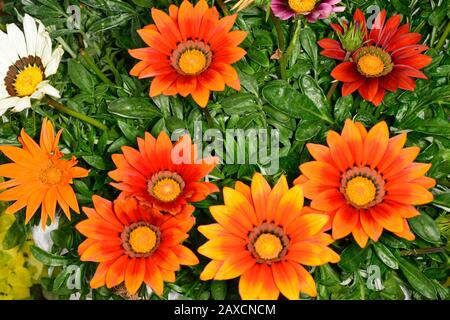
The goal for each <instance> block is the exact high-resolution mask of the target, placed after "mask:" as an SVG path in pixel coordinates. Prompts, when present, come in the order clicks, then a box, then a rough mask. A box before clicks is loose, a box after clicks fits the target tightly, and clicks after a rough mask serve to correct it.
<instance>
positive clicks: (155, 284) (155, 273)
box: [144, 259, 164, 296]
mask: <svg viewBox="0 0 450 320" xmlns="http://www.w3.org/2000/svg"><path fill="white" fill-rule="evenodd" d="M144 282H145V283H146V284H148V285H149V286H150V287H151V288H152V290H153V291H154V292H155V293H156V294H157V295H158V296H161V295H162V294H163V291H164V280H163V277H162V274H161V271H160V269H159V268H158V267H157V266H156V265H154V264H153V263H152V261H151V260H150V259H147V261H146V265H145V277H144Z"/></svg>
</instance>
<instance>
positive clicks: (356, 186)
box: [345, 177, 377, 206]
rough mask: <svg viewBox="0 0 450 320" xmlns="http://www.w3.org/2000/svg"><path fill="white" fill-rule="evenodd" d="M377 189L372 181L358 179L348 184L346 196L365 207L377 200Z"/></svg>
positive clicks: (362, 178)
mask: <svg viewBox="0 0 450 320" xmlns="http://www.w3.org/2000/svg"><path fill="white" fill-rule="evenodd" d="M376 193H377V189H376V187H375V185H374V183H373V182H372V180H370V179H367V178H364V177H356V178H353V179H352V180H350V181H349V182H347V186H346V187H345V194H346V195H347V196H348V198H349V200H350V201H351V202H353V203H355V204H356V205H358V206H365V205H367V204H369V203H370V202H372V201H373V200H374V199H375V195H376Z"/></svg>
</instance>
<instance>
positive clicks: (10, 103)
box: [0, 97, 20, 116]
mask: <svg viewBox="0 0 450 320" xmlns="http://www.w3.org/2000/svg"><path fill="white" fill-rule="evenodd" d="M19 100H20V98H19V97H10V98H6V99H3V100H0V116H1V115H3V114H4V113H5V112H6V110H8V109H9V108H12V107H14V106H15V105H16V104H17V103H18V102H19Z"/></svg>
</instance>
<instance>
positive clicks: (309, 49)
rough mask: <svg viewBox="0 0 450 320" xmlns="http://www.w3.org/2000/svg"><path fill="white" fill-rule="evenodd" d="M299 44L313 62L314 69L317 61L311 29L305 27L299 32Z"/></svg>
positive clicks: (314, 36) (314, 35)
mask: <svg viewBox="0 0 450 320" xmlns="http://www.w3.org/2000/svg"><path fill="white" fill-rule="evenodd" d="M300 43H301V45H302V47H303V49H304V50H305V51H306V53H307V54H308V56H309V58H310V59H311V61H312V62H313V65H314V66H315V67H316V66H317V61H318V58H317V44H316V34H315V33H314V31H312V30H311V28H309V27H306V28H304V29H303V30H302V31H301V32H300Z"/></svg>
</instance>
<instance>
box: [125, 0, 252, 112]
mask: <svg viewBox="0 0 450 320" xmlns="http://www.w3.org/2000/svg"><path fill="white" fill-rule="evenodd" d="M151 13H152V18H153V21H154V22H155V24H150V25H148V26H145V27H144V29H141V30H138V33H139V35H140V36H141V38H142V39H143V40H144V42H145V43H146V44H147V45H148V46H149V47H147V48H141V49H134V50H129V53H130V55H131V56H133V57H134V58H136V59H139V60H142V61H140V62H139V63H138V64H136V66H134V68H133V69H132V70H131V71H130V74H131V75H133V76H138V77H139V78H149V77H154V79H153V80H152V84H151V87H150V96H151V97H154V96H157V95H160V94H164V95H175V94H177V93H179V94H180V95H182V96H183V97H186V96H188V95H189V94H190V95H191V96H192V98H194V100H195V102H197V104H198V105H200V106H201V107H206V105H207V103H208V100H209V94H210V91H223V90H225V85H228V86H230V87H231V88H233V89H235V90H240V82H239V77H238V74H237V72H236V70H235V69H234V68H233V67H232V66H231V64H233V63H235V62H237V61H238V60H239V59H241V58H242V57H243V56H244V55H245V53H246V52H245V50H244V49H242V48H239V47H238V45H239V44H240V43H241V42H242V41H243V40H244V39H245V37H246V35H247V33H246V32H245V31H240V30H235V31H230V30H231V28H232V27H233V24H234V22H235V20H236V17H237V16H236V14H233V15H229V16H226V17H224V18H222V19H219V13H218V11H217V9H216V8H215V7H212V8H209V7H208V4H207V3H206V1H205V0H200V1H199V2H198V3H197V4H196V5H195V7H194V6H193V5H192V4H191V3H190V2H189V1H187V0H185V1H183V3H182V4H181V6H180V7H179V8H178V7H177V6H175V5H171V6H170V7H169V15H167V14H166V13H164V12H162V11H160V10H158V9H155V8H152V12H151Z"/></svg>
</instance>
